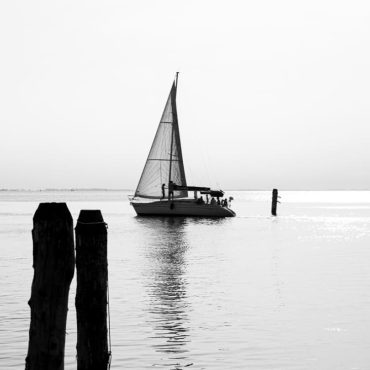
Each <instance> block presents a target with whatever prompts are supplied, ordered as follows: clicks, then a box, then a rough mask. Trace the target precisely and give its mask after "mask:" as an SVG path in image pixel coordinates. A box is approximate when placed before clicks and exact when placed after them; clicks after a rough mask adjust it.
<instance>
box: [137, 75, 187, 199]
mask: <svg viewBox="0 0 370 370" xmlns="http://www.w3.org/2000/svg"><path fill="white" fill-rule="evenodd" d="M176 88H177V86H176V84H175V82H174V83H173V85H172V88H171V92H170V95H169V97H168V99H167V103H166V106H165V108H164V111H163V114H162V118H161V121H160V123H159V126H158V129H157V133H156V135H155V138H154V141H153V144H152V147H151V149H150V152H149V155H148V159H147V161H146V163H145V167H144V170H143V173H142V174H141V178H140V181H139V184H138V186H137V188H136V191H135V196H137V197H142V198H154V199H155V198H161V197H162V184H165V186H166V196H167V195H168V192H167V188H168V184H169V181H170V180H172V181H173V182H174V184H176V185H181V186H186V178H185V171H184V164H183V160H182V152H181V143H180V132H179V126H178V121H177V109H176ZM187 196H188V192H187V191H186V190H185V191H175V192H174V198H182V197H187Z"/></svg>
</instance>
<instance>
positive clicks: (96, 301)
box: [76, 210, 110, 370]
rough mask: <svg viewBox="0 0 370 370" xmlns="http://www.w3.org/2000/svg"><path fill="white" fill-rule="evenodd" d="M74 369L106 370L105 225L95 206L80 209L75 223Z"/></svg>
mask: <svg viewBox="0 0 370 370" xmlns="http://www.w3.org/2000/svg"><path fill="white" fill-rule="evenodd" d="M76 270H77V291H76V312H77V369H78V370H91V369H94V370H106V369H107V366H108V362H109V357H110V353H109V351H108V340H107V334H108V331H107V288H108V262H107V227H106V224H105V222H104V220H103V216H102V214H101V212H100V211H99V210H82V211H81V212H80V215H79V217H78V221H77V226H76Z"/></svg>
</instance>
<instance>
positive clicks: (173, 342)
mask: <svg viewBox="0 0 370 370" xmlns="http://www.w3.org/2000/svg"><path fill="white" fill-rule="evenodd" d="M138 222H139V223H140V224H141V226H142V227H143V228H145V229H147V230H150V233H149V235H148V240H147V243H145V245H146V248H145V251H146V253H145V254H146V257H147V260H148V263H147V264H146V266H147V274H146V276H147V279H146V284H145V288H146V292H147V295H148V297H149V302H148V312H149V313H150V316H149V317H150V323H151V325H152V329H153V330H152V331H151V334H150V335H151V336H150V338H151V341H152V343H153V344H152V346H153V348H154V349H155V351H156V352H158V353H160V354H161V355H160V356H156V359H155V361H156V362H155V363H153V365H152V366H153V367H158V368H161V369H162V368H169V367H167V366H171V369H178V368H179V369H180V368H181V369H182V368H184V367H185V366H186V364H187V363H189V362H190V359H189V355H188V352H189V350H188V348H187V344H188V343H189V342H190V333H189V326H190V318H189V316H188V312H189V310H190V304H191V302H190V300H189V298H188V296H187V284H188V282H187V276H186V265H187V261H186V259H187V258H186V252H187V250H188V243H187V238H186V222H187V221H186V219H185V218H182V217H176V218H174V217H150V218H144V217H143V218H138ZM152 233H155V235H156V238H153V237H152ZM164 362H165V363H166V365H167V366H166V367H165V366H163V365H164ZM180 363H182V364H183V365H180Z"/></svg>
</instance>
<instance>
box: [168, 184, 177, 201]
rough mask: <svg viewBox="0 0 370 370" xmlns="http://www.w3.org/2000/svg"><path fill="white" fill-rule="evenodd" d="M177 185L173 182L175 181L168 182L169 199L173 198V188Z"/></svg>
mask: <svg viewBox="0 0 370 370" xmlns="http://www.w3.org/2000/svg"><path fill="white" fill-rule="evenodd" d="M174 187H175V184H174V183H173V181H170V183H169V184H168V199H169V200H171V199H172V200H173V189H174Z"/></svg>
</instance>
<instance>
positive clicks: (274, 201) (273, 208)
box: [271, 189, 279, 216]
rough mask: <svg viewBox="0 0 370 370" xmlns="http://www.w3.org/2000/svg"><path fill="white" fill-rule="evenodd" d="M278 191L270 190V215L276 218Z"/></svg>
mask: <svg viewBox="0 0 370 370" xmlns="http://www.w3.org/2000/svg"><path fill="white" fill-rule="evenodd" d="M278 202H279V201H278V189H273V190H272V205H271V214H272V215H273V216H276V207H277V203H278Z"/></svg>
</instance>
